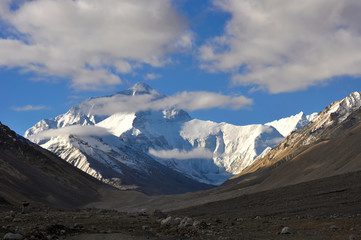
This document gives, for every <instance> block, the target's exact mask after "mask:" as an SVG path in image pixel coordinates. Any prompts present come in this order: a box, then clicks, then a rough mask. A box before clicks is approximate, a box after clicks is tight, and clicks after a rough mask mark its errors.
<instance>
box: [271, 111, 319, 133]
mask: <svg viewBox="0 0 361 240" xmlns="http://www.w3.org/2000/svg"><path fill="white" fill-rule="evenodd" d="M316 116H317V113H312V114H310V115H305V114H304V113H303V112H300V113H298V114H296V115H293V116H290V117H287V118H282V119H280V120H275V121H272V122H269V123H266V124H265V125H268V126H272V127H274V128H276V129H277V131H278V132H280V133H281V134H282V135H283V136H284V137H287V136H288V135H289V134H290V133H291V132H293V131H295V130H298V129H301V128H303V127H304V126H305V125H306V124H308V123H309V122H311V121H312V120H313V118H315V117H316Z"/></svg>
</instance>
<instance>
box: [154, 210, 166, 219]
mask: <svg viewBox="0 0 361 240" xmlns="http://www.w3.org/2000/svg"><path fill="white" fill-rule="evenodd" d="M153 216H154V217H157V218H166V217H167V214H165V213H164V212H162V211H161V210H159V209H156V210H154V212H153Z"/></svg>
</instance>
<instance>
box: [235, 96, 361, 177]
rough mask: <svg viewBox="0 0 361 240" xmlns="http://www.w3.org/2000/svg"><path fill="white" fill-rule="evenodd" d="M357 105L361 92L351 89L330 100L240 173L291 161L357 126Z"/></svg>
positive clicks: (358, 110)
mask: <svg viewBox="0 0 361 240" xmlns="http://www.w3.org/2000/svg"><path fill="white" fill-rule="evenodd" d="M360 107H361V92H353V93H351V94H350V95H348V96H347V97H345V98H344V99H342V100H339V101H336V102H333V103H331V104H330V105H329V106H328V107H326V108H325V109H324V110H323V111H322V112H321V113H319V114H317V115H315V116H314V117H313V118H312V121H311V122H309V123H308V124H307V125H305V126H304V127H303V128H302V129H300V130H298V131H296V132H292V133H291V134H290V135H289V136H288V137H286V138H285V140H283V141H282V143H281V144H279V145H277V146H276V147H275V148H273V149H272V150H270V151H269V152H268V153H267V154H264V155H263V156H262V158H261V157H259V158H258V161H257V162H256V163H255V164H253V165H252V166H250V167H249V168H248V169H247V171H245V172H243V173H246V172H248V171H256V170H257V169H259V168H260V167H262V168H264V167H266V166H269V165H277V164H278V162H279V163H284V162H288V161H292V159H295V158H296V157H297V156H299V155H301V154H302V153H303V152H307V151H308V149H312V148H313V147H315V146H322V145H323V144H326V143H327V142H328V141H331V140H332V139H334V138H336V137H339V136H340V135H345V132H346V131H348V130H349V129H351V128H353V127H355V126H357V121H359V118H360V117H359V116H360V111H361V109H360ZM334 150H335V149H334ZM310 151H311V150H310ZM338 151H339V152H340V151H341V150H338ZM317 158H318V159H319V158H320V157H317ZM321 159H322V157H321ZM315 161H316V160H315ZM324 162H326V160H324ZM330 164H331V163H330ZM332 164H333V163H332ZM310 168H311V167H309V169H310ZM241 174H242V173H241Z"/></svg>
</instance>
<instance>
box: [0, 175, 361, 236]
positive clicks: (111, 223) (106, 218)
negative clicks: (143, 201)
mask: <svg viewBox="0 0 361 240" xmlns="http://www.w3.org/2000/svg"><path fill="white" fill-rule="evenodd" d="M360 179H361V173H360V172H356V173H349V174H344V175H340V176H335V177H331V178H325V179H321V180H317V181H312V182H307V183H301V184H297V185H292V186H287V187H283V188H278V189H273V190H268V191H263V192H258V193H253V194H248V195H243V196H238V197H234V198H231V199H227V200H222V201H216V202H210V203H206V204H203V205H199V206H193V207H189V208H185V209H179V210H174V211H171V212H165V213H162V212H161V211H154V208H153V210H152V211H148V212H125V211H119V210H107V209H99V208H84V209H77V210H64V209H55V208H48V207H40V206H35V205H30V208H29V209H30V210H29V212H28V213H21V207H20V206H11V205H6V204H0V239H2V238H6V236H7V237H9V235H6V234H8V233H12V234H16V233H18V235H17V236H18V237H19V236H21V237H22V238H21V239H73V240H85V239H90V240H92V239H93V240H97V239H109V240H113V239H120V240H121V239H123V240H143V239H154V240H156V239H159V240H164V239H211V240H213V239H215V240H222V239H223V240H225V239H295V240H298V239H299V240H301V239H314V240H322V239H325V240H326V239H327V240H328V239H331V240H332V239H335V240H336V239H337V240H338V239H340V240H341V239H343V240H344V239H349V240H355V239H361V181H360ZM174 197H175V196H174ZM176 204H179V201H177V202H176ZM284 227H288V228H287V229H284ZM282 230H284V231H285V232H286V233H285V234H283V233H281V232H282ZM286 230H287V231H286Z"/></svg>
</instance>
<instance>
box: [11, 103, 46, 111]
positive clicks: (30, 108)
mask: <svg viewBox="0 0 361 240" xmlns="http://www.w3.org/2000/svg"><path fill="white" fill-rule="evenodd" d="M12 109H13V110H14V111H17V112H26V111H40V110H44V109H49V107H47V106H34V105H26V106H23V107H12Z"/></svg>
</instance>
